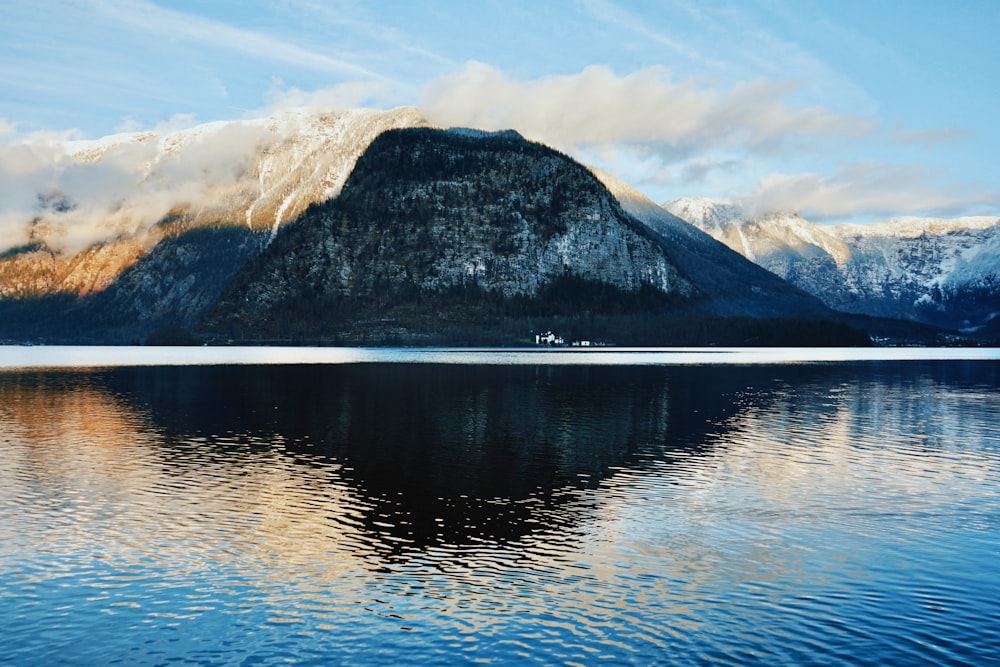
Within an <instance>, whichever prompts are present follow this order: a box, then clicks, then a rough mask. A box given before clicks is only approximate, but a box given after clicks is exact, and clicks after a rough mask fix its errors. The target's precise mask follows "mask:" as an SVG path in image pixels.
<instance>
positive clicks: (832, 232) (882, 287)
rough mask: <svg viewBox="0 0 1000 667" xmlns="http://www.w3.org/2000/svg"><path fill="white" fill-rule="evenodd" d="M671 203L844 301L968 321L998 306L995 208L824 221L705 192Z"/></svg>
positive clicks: (774, 268)
mask: <svg viewBox="0 0 1000 667" xmlns="http://www.w3.org/2000/svg"><path fill="white" fill-rule="evenodd" d="M665 208H666V209H667V210H669V211H671V212H672V213H674V214H676V215H679V216H680V217H683V218H684V219H685V220H687V221H688V222H690V223H692V224H694V225H695V226H697V227H699V228H700V229H703V230H704V231H705V232H707V233H708V234H710V235H712V236H713V237H715V238H716V239H718V240H719V241H722V242H723V243H725V244H726V245H728V246H729V247H730V248H732V249H733V250H735V251H737V252H739V253H740V254H742V255H743V256H745V257H746V258H748V259H750V260H752V261H754V262H756V263H757V264H759V265H760V266H762V267H764V268H766V269H768V270H769V271H771V272H773V273H775V274H777V275H779V276H781V277H782V278H785V279H786V280H789V281H791V282H792V283H794V284H795V285H797V286H799V287H800V288H802V289H804V290H805V291H807V292H809V293H811V294H813V295H815V296H817V297H819V298H820V299H822V300H823V301H824V302H825V303H826V304H827V305H828V306H830V307H833V308H836V309H839V310H846V311H850V312H857V313H864V314H868V315H876V316H888V317H896V318H902V319H911V320H918V321H922V322H926V323H930V324H935V325H939V326H945V327H950V328H957V329H965V330H974V329H976V327H978V326H980V325H982V324H983V323H985V322H988V321H989V320H990V319H991V318H994V317H995V316H996V314H997V313H1000V218H997V217H990V216H972V217H964V218H955V219H943V218H918V217H912V216H910V217H897V218H891V219H889V220H885V221H882V222H876V223H870V224H841V225H829V226H824V225H817V224H814V223H811V222H809V221H807V220H804V219H802V218H801V217H800V216H798V215H794V214H769V215H761V216H751V215H748V214H746V213H743V212H741V211H740V209H739V207H738V206H737V205H734V204H733V203H731V202H720V201H713V200H706V199H693V200H675V201H672V202H668V203H667V204H666V205H665Z"/></svg>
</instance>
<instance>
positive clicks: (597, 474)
mask: <svg viewBox="0 0 1000 667" xmlns="http://www.w3.org/2000/svg"><path fill="white" fill-rule="evenodd" d="M998 372H1000V365H998V364H997V363H995V362H919V363H918V362H910V363H866V364H830V365H798V366H687V367H655V366H653V367H588V366H572V367H555V366H462V365H452V366H438V365H426V366H423V365H405V364H400V365H396V364H374V365H365V364H360V365H343V366H268V367H247V366H241V367H237V366H206V367H157V368H141V367H139V368H119V369H112V370H104V371H90V372H82V371H75V372H58V371H48V372H20V373H6V374H0V446H2V450H0V511H2V513H3V516H4V518H3V519H2V520H0V544H2V546H0V565H2V568H3V571H4V572H5V573H7V574H5V578H4V582H3V583H2V584H0V597H2V598H3V599H4V600H6V601H7V603H6V605H5V610H4V611H2V612H0V622H3V623H4V627H5V628H7V630H6V632H7V634H8V637H12V638H14V639H11V640H10V641H6V642H5V645H4V647H3V648H0V662H4V663H6V662H12V663H15V664H28V663H29V662H37V661H38V660H41V661H42V662H51V661H53V660H67V661H69V662H80V663H103V662H111V661H113V660H119V661H125V662H141V663H155V662H166V661H170V660H175V659H180V658H183V659H185V660H189V661H191V662H196V663H207V664H229V663H234V662H241V661H244V660H246V661H250V662H253V661H259V662H263V663H268V662H281V661H283V660H286V659H287V660H292V661H305V662H309V661H319V662H373V661H380V662H385V661H389V662H395V663H399V662H404V663H417V662H428V661H430V662H442V661H451V660H456V659H462V660H465V659H468V660H472V659H488V660H495V661H511V660H519V661H524V660H531V661H537V662H541V663H552V662H590V661H593V660H596V659H598V658H605V659H610V660H612V661H617V662H622V661H628V662H638V663H644V664H645V663H650V662H673V663H680V664H683V663H685V662H690V663H699V662H704V661H715V662H718V661H721V662H730V663H747V662H750V663H753V662H760V663H773V662H775V661H786V662H795V663H808V662H813V661H815V662H833V663H838V662H839V663H843V664H859V663H862V664H863V663H869V664H877V663H880V662H884V661H886V660H889V659H893V660H896V661H897V662H932V663H933V662H942V663H959V664H961V663H962V662H968V663H970V664H974V663H977V662H982V661H983V660H984V659H988V658H991V657H996V655H997V653H996V651H997V649H998V646H1000V631H998V630H997V628H1000V612H998V610H997V607H996V605H995V602H994V601H995V599H997V596H998V595H1000V583H998V582H996V581H995V577H994V576H993V575H994V569H995V566H994V563H995V557H996V555H997V554H998V553H1000V537H998V534H1000V530H998V528H1000V465H998V461H1000V425H998V424H997V423H996V422H995V421H994V417H993V415H995V414H997V412H996V410H997V408H998V407H1000V393H998V386H1000V384H998V379H1000V378H998Z"/></svg>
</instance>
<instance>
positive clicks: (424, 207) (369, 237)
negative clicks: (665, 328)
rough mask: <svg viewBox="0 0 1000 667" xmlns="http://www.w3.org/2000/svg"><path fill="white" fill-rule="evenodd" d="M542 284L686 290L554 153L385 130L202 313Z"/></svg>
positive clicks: (388, 301)
mask: <svg viewBox="0 0 1000 667" xmlns="http://www.w3.org/2000/svg"><path fill="white" fill-rule="evenodd" d="M553 286H556V287H557V288H561V289H563V290H564V291H565V290H569V291H576V292H579V293H580V294H579V296H582V297H583V298H584V299H585V298H586V294H587V293H588V290H590V289H591V288H594V289H596V290H597V292H600V291H601V290H602V289H611V290H613V291H615V292H616V293H618V294H620V295H622V298H623V299H624V300H626V301H627V300H628V299H629V295H632V297H638V295H640V294H645V295H647V296H648V295H650V294H653V295H658V296H659V297H662V299H663V300H666V299H681V300H683V299H688V298H690V297H693V296H694V295H695V293H696V289H695V287H694V285H692V283H691V282H690V281H689V280H688V279H687V278H686V277H685V276H684V275H683V273H682V272H681V271H680V270H679V269H678V267H677V266H676V264H675V263H674V262H673V261H672V260H671V259H670V257H669V255H668V254H667V253H666V252H665V251H664V249H663V247H662V246H661V245H660V244H659V243H658V242H657V240H656V239H655V238H654V237H653V236H652V235H651V234H649V233H648V231H647V230H645V229H644V228H643V227H642V226H641V225H639V224H637V223H636V221H635V220H634V219H632V218H631V217H630V216H628V215H627V214H625V212H624V211H623V210H622V209H621V207H620V205H619V204H618V202H617V201H616V200H615V199H614V197H612V196H611V195H610V193H608V192H607V190H606V189H605V188H604V187H603V186H602V185H601V184H600V183H599V182H598V181H597V180H596V179H595V178H594V177H593V176H592V175H591V174H590V173H589V172H588V171H587V170H586V169H584V168H583V167H582V166H581V165H579V164H577V163H575V162H573V161H572V160H570V159H569V158H567V157H566V156H563V155H561V154H559V153H556V152H555V151H552V150H551V149H548V148H545V147H543V146H541V145H538V144H533V143H530V142H527V141H525V140H524V139H523V138H521V137H520V136H519V135H517V134H516V133H512V132H505V133H496V134H485V133H476V132H469V131H458V130H450V131H445V130H431V129H410V130H395V131H389V132H386V133H384V134H382V135H380V136H379V137H378V139H376V140H375V141H374V142H373V143H372V144H371V146H370V147H369V150H368V151H367V152H366V153H365V154H364V156H362V158H361V159H359V160H358V162H357V166H356V168H355V170H354V172H353V173H352V175H351V178H350V180H349V181H348V183H347V185H346V186H345V187H344V190H343V192H342V193H341V194H340V196H339V197H338V198H337V199H335V200H331V201H329V202H327V203H325V204H322V205H318V206H314V207H312V208H310V209H309V210H307V211H306V213H305V214H304V215H303V216H302V217H301V218H300V219H299V220H298V221H297V222H296V223H295V224H293V225H290V226H288V227H287V229H285V230H283V231H282V232H281V233H279V234H278V235H277V236H276V237H275V239H274V241H273V242H272V243H271V245H270V246H269V247H268V248H267V250H266V251H265V252H264V253H263V254H262V255H261V256H260V257H259V258H258V259H257V260H256V261H254V262H252V263H251V264H249V265H248V266H247V268H246V270H245V271H243V272H242V273H241V274H240V276H238V277H237V280H236V281H235V282H234V284H233V286H232V287H231V289H230V290H229V291H228V292H227V293H226V295H225V296H224V297H223V299H222V300H221V302H220V303H219V305H218V306H217V307H216V308H215V310H214V311H213V314H212V322H213V325H214V326H215V327H217V328H220V329H228V330H233V331H238V332H239V333H240V334H241V335H247V334H248V333H249V332H267V335H276V334H278V333H279V330H278V328H277V326H276V324H275V323H279V322H280V323H284V324H283V325H281V326H282V328H283V329H284V330H286V331H287V330H288V328H289V327H291V328H292V329H295V330H297V331H301V332H302V333H303V334H307V333H310V332H311V333H314V334H315V333H318V332H319V331H321V330H340V329H342V328H343V326H344V323H345V322H347V321H348V320H350V321H351V322H353V323H354V324H353V325H352V326H357V323H358V322H369V324H370V326H377V327H384V326H387V325H386V324H385V323H386V322H388V321H392V322H396V323H399V322H402V321H404V320H405V321H406V323H407V324H406V326H416V325H415V324H414V318H413V317H412V316H413V315H414V313H413V310H412V309H413V308H414V307H421V306H420V304H423V306H422V307H424V308H425V310H426V312H427V313H429V314H430V315H431V316H432V317H437V318H444V319H446V320H447V319H455V318H467V317H478V316H500V315H504V314H507V315H509V314H511V313H512V312H513V310H518V312H528V311H532V309H533V308H536V309H537V311H538V312H541V311H544V310H545V309H546V308H549V307H554V306H553V304H552V303H548V304H541V303H539V302H538V299H539V298H540V297H541V296H542V293H543V292H545V290H547V289H551V288H553ZM597 286H603V287H597ZM594 294H596V292H595V293H594ZM605 294H606V292H605ZM591 296H594V295H593V294H592V295H591ZM595 298H596V297H595ZM544 299H545V300H546V301H549V302H551V301H552V300H553V299H555V300H557V301H558V297H557V295H554V294H553V293H551V292H546V293H545V295H544ZM533 303H534V304H535V305H534V306H533V305H532V304H533ZM619 303H620V302H619ZM595 305H596V304H595V303H594V302H593V301H592V302H591V303H590V309H592V308H593V307H595ZM512 309H513V310H512ZM533 312H534V311H533ZM348 315H350V317H347V316H348ZM418 319H419V318H418ZM377 322H381V324H378V323H377Z"/></svg>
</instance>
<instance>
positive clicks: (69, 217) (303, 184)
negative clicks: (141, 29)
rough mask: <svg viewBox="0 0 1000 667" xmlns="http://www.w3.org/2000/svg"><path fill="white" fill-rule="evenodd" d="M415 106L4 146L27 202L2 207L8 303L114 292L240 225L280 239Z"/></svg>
mask: <svg viewBox="0 0 1000 667" xmlns="http://www.w3.org/2000/svg"><path fill="white" fill-rule="evenodd" d="M424 124H425V122H424V120H423V118H422V117H421V116H420V114H419V112H417V111H416V110H415V109H412V108H400V109H395V110H392V111H386V112H381V111H373V110H362V109H358V110H351V111H344V112H320V111H315V110H309V109H293V110H284V111H282V112H279V113H277V114H275V115H272V116H270V117H267V118H262V119H254V120H245V121H226V122H214V123H206V124H203V125H198V126H196V127H193V128H190V129H185V130H180V131H174V132H168V133H164V134H157V133H155V132H141V133H132V134H118V135H112V136H109V137H105V138H102V139H98V140H94V141H66V142H35V143H31V144H22V145H16V146H0V171H3V172H5V173H8V174H10V175H11V176H12V181H13V182H12V183H10V184H9V185H13V186H16V189H17V191H18V193H19V194H18V196H16V197H7V198H5V200H4V201H2V202H0V232H2V234H0V244H2V247H0V297H26V296H41V295H46V294H54V293H70V294H77V295H82V294H87V293H90V292H93V291H99V290H101V289H103V288H105V287H107V286H108V285H109V284H110V283H111V282H113V281H114V280H115V278H117V276H119V275H120V274H121V272H122V271H124V270H125V269H126V268H127V267H128V266H130V265H131V264H133V263H134V262H135V261H136V260H137V259H138V258H139V257H141V256H143V255H145V253H147V252H148V251H149V250H150V249H151V248H153V247H154V246H156V245H157V244H158V243H159V242H160V241H162V240H163V239H164V238H168V237H170V236H171V235H175V234H176V233H179V232H181V231H183V230H185V229H191V228H193V227H203V226H218V225H224V226H225V225H240V226H244V227H245V228H249V229H250V230H253V231H255V232H262V233H267V232H270V234H271V235H273V234H274V232H275V231H276V230H277V229H278V227H279V226H280V225H281V224H283V223H284V222H287V221H289V220H292V219H294V218H295V217H297V216H298V215H299V214H300V213H302V211H304V210H305V209H306V208H307V207H308V206H309V205H310V204H312V203H315V202H320V201H324V200H326V199H329V198H330V197H333V196H334V195H336V194H337V193H338V192H339V191H340V188H341V187H342V186H343V184H344V182H345V181H346V179H347V177H348V176H349V175H350V173H351V170H352V169H353V166H354V163H355V162H356V160H357V158H358V157H359V156H360V155H361V154H362V153H363V152H364V151H365V149H366V148H367V147H368V145H369V144H370V143H371V141H372V140H373V139H374V138H375V137H376V136H378V135H379V134H381V133H382V132H383V131H385V130H387V129H391V128H398V127H412V126H420V125H424Z"/></svg>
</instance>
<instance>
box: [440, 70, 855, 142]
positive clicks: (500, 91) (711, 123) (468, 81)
mask: <svg viewBox="0 0 1000 667" xmlns="http://www.w3.org/2000/svg"><path fill="white" fill-rule="evenodd" d="M793 90H794V86H793V85H792V84H790V83H787V82H770V81H764V80H756V81H749V82H744V83H740V84H737V85H735V86H732V87H729V88H725V89H717V88H712V87H710V86H708V85H706V84H705V83H703V82H700V81H694V80H689V81H684V82H674V81H672V80H671V78H670V75H669V72H668V71H667V70H666V69H665V68H662V67H648V68H643V69H639V70H636V71H634V72H631V73H629V74H625V75H618V74H616V73H615V72H614V71H612V70H611V68H609V67H605V66H592V67H588V68H586V69H584V70H583V71H581V72H579V73H576V74H568V75H558V76H547V77H542V78H538V79H530V80H517V79H513V78H511V77H509V76H508V75H506V74H505V73H504V72H502V71H500V70H499V69H497V68H495V67H492V66H490V65H487V64H484V63H479V62H470V63H468V64H467V65H466V66H465V68H464V69H463V70H461V71H460V72H458V73H456V74H454V75H451V76H445V77H442V78H440V79H438V80H437V81H435V82H434V83H432V84H431V85H430V86H429V87H428V89H427V90H426V93H425V96H424V99H423V101H422V103H421V109H422V110H423V111H424V113H425V114H426V115H427V117H428V120H430V121H431V122H432V123H437V124H440V125H446V126H447V125H469V126H474V127H479V128H483V129H503V128H516V129H518V130H519V131H521V132H522V133H523V134H525V135H527V136H530V137H531V138H534V139H538V140H541V141H544V142H547V143H551V144H554V145H557V146H559V147H562V148H566V149H574V148H577V147H581V146H588V145H595V144H602V143H622V144H633V145H642V146H645V147H648V148H649V149H650V150H653V151H655V152H658V153H661V154H662V155H663V156H665V157H670V156H676V155H678V154H685V153H690V152H691V151H700V152H703V151H707V150H710V149H712V148H717V147H727V148H732V147H738V148H742V149H744V150H747V151H750V152H755V153H770V152H773V151H775V150H778V149H780V148H782V147H783V146H785V145H787V144H788V143H789V142H790V141H793V140H802V139H808V138H813V139H821V140H825V139H830V138H838V137H852V138H853V137H859V136H862V135H865V134H867V133H869V132H871V131H872V130H873V129H874V124H873V122H872V121H871V120H869V119H867V118H863V117H859V116H852V115H843V114H838V113H835V112H833V111H830V110H828V109H824V108H821V107H811V108H805V109H800V108H795V107H793V106H791V105H790V104H789V103H788V102H786V99H787V98H788V97H789V95H790V94H791V93H792V91H793Z"/></svg>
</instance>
